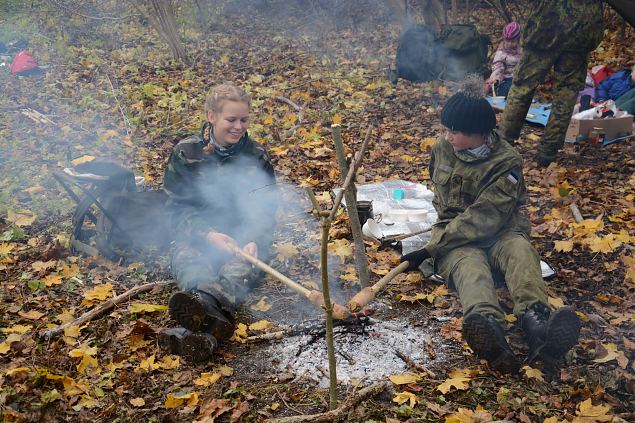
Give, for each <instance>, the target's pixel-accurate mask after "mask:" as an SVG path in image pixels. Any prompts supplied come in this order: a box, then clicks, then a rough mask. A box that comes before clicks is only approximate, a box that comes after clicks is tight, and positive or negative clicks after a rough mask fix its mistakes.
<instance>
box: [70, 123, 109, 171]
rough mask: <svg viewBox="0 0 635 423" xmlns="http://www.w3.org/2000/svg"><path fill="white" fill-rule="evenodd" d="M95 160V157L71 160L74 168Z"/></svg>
mask: <svg viewBox="0 0 635 423" xmlns="http://www.w3.org/2000/svg"><path fill="white" fill-rule="evenodd" d="M107 132H108V131H107ZM114 132H115V135H116V134H117V132H116V131H114ZM93 160H95V157H94V156H81V157H78V158H76V159H73V160H71V164H72V165H73V166H77V165H80V164H82V163H88V162H92V161H93Z"/></svg>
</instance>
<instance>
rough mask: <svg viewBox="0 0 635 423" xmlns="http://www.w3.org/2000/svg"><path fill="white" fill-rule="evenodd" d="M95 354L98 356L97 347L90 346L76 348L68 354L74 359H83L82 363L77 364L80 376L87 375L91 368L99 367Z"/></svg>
mask: <svg viewBox="0 0 635 423" xmlns="http://www.w3.org/2000/svg"><path fill="white" fill-rule="evenodd" d="M95 354H97V347H91V346H89V345H88V344H84V345H82V346H81V347H79V348H75V349H74V350H71V351H70V352H69V353H68V355H69V356H71V357H73V358H81V361H80V362H79V363H78V364H77V371H78V372H79V373H80V374H85V373H86V370H88V369H89V368H98V367H99V363H98V362H97V360H96V359H95V358H94V355H95Z"/></svg>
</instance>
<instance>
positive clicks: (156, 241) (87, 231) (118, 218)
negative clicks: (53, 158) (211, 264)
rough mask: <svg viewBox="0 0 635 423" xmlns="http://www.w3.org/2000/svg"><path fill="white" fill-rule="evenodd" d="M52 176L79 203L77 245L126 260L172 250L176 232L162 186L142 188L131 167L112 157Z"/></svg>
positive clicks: (85, 251)
mask: <svg viewBox="0 0 635 423" xmlns="http://www.w3.org/2000/svg"><path fill="white" fill-rule="evenodd" d="M53 176H54V177H55V179H57V181H58V182H59V183H60V184H61V185H62V186H63V187H64V189H65V190H66V191H67V192H68V193H69V195H70V196H71V198H73V199H74V200H75V201H76V203H77V207H76V208H75V212H74V213H73V220H72V224H73V234H72V237H71V247H72V248H73V250H75V251H77V252H80V253H83V254H87V255H101V256H103V257H106V258H108V259H111V260H120V259H124V260H126V261H132V260H139V259H143V258H144V256H154V255H156V254H157V253H159V254H161V253H165V252H166V251H167V248H168V246H169V243H170V240H171V239H172V234H171V233H170V230H169V224H168V222H169V221H168V218H167V215H166V212H165V203H166V201H167V196H166V194H165V193H164V192H163V191H159V190H145V189H139V188H138V187H137V186H136V184H135V177H134V174H133V172H132V171H131V170H129V169H127V168H125V167H123V166H121V165H120V164H118V163H116V162H112V161H109V160H99V159H97V160H93V161H91V162H87V163H82V164H80V165H78V166H76V167H74V168H67V169H65V170H64V171H60V172H54V174H53ZM73 187H74V188H75V190H73V189H72V188H73ZM77 189H79V191H80V193H79V194H76V193H75V191H77Z"/></svg>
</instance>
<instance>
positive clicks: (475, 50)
mask: <svg viewBox="0 0 635 423" xmlns="http://www.w3.org/2000/svg"><path fill="white" fill-rule="evenodd" d="M437 42H438V43H439V44H441V45H442V46H443V49H444V50H445V54H446V57H440V60H438V61H437V65H438V66H439V68H437V71H438V72H437V73H438V74H439V75H440V79H448V80H451V81H458V80H461V79H463V78H464V77H465V75H466V74H468V73H477V74H481V75H486V74H487V73H489V69H488V66H487V51H488V47H489V46H490V44H491V42H490V40H489V37H488V36H487V35H483V34H481V33H479V32H478V30H477V29H476V27H475V26H474V25H471V24H460V25H448V26H447V27H445V28H444V29H443V30H442V31H441V33H440V34H439V36H438V37H437Z"/></svg>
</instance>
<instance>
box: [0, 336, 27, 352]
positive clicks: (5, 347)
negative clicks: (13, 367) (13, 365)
mask: <svg viewBox="0 0 635 423" xmlns="http://www.w3.org/2000/svg"><path fill="white" fill-rule="evenodd" d="M20 339H22V336H21V335H19V334H17V333H12V334H9V336H7V338H6V339H5V340H4V341H2V342H0V354H6V353H7V352H9V350H10V349H11V344H13V343H14V342H18V341H20Z"/></svg>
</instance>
